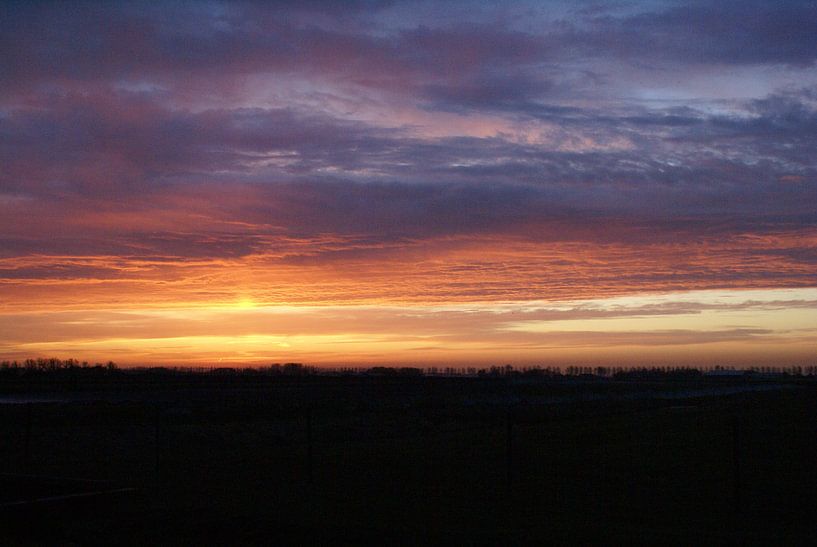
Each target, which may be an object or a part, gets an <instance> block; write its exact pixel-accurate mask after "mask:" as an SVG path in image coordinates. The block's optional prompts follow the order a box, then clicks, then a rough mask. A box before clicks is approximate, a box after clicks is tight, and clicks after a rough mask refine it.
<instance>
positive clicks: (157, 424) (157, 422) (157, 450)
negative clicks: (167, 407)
mask: <svg viewBox="0 0 817 547" xmlns="http://www.w3.org/2000/svg"><path fill="white" fill-rule="evenodd" d="M161 417H162V416H161V409H160V408H159V405H158V404H157V405H156V407H155V409H154V416H153V448H154V471H155V474H156V479H157V480H158V479H159V473H160V471H161V463H162V457H161V452H162V450H161V440H162V436H161Z"/></svg>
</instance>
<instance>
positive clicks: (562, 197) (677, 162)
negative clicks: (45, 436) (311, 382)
mask: <svg viewBox="0 0 817 547" xmlns="http://www.w3.org/2000/svg"><path fill="white" fill-rule="evenodd" d="M815 61H817V4H815V2H813V1H811V0H809V1H803V2H783V1H766V2H754V1H751V0H748V1H745V0H740V1H731V0H725V1H718V2H713V1H702V2H694V1H693V2H672V1H651V2H645V1H632V2H628V1H622V2H612V1H611V2H576V1H565V2H557V1H550V2H544V1H537V2H502V3H500V2H496V3H485V2H481V3H477V2H471V1H469V2H438V1H428V2H423V1H393V2H389V1H384V2H376V1H371V2H367V1H359V2H351V1H348V2H320V1H305V2H292V3H288V2H257V3H256V2H225V3H223V2H144V3H140V2H128V3H121V4H119V3H114V2H88V3H81V2H56V3H46V2H20V3H14V2H4V3H2V5H0V359H22V358H27V357H39V356H46V357H50V356H55V357H61V358H69V357H74V358H79V359H87V360H105V361H107V360H108V359H112V360H114V361H116V362H117V363H120V364H123V365H149V364H173V365H181V364H191V365H196V364H202V365H218V364H227V363H229V364H233V365H237V364H253V365H255V364H268V363H272V362H286V361H298V362H304V363H308V364H313V365H368V364H385V365H389V364H395V365H396V364H400V365H406V364H411V365H420V366H427V365H440V364H442V365H446V364H451V365H454V366H470V365H473V366H487V365H494V364H506V363H510V364H513V365H519V366H522V365H534V364H540V365H543V366H554V365H572V364H579V363H581V364H589V365H596V364H622V365H623V364H653V363H655V364H665V365H676V364H690V365H702V364H704V365H705V364H712V365H714V364H721V365H747V364H752V365H771V364H774V365H788V364H815V362H817V66H816V64H815Z"/></svg>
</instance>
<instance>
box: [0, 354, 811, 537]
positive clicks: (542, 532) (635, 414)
mask: <svg viewBox="0 0 817 547" xmlns="http://www.w3.org/2000/svg"><path fill="white" fill-rule="evenodd" d="M2 372H3V373H4V376H3V379H2V383H0V389H2V393H0V401H2V403H3V404H0V418H2V421H0V428H2V429H0V432H1V434H2V439H3V444H2V448H1V449H0V450H2V452H0V457H1V458H2V461H3V462H4V464H5V465H4V470H3V471H4V472H3V475H2V485H3V488H2V497H1V498H0V503H2V504H3V512H2V514H3V532H2V539H3V543H4V544H6V545H29V544H61V545H70V544H75V545H111V544H117V545H123V544H124V545H128V544H132V545H152V544H186V545H194V544H201V543H207V544H225V545H226V544H288V543H291V544H305V543H321V544H357V545H360V544H363V543H368V542H373V541H376V542H380V543H386V542H388V543H397V544H400V543H415V544H416V543H429V542H433V543H440V542H443V543H450V544H525V543H570V544H577V543H585V542H594V543H598V542H601V543H626V544H633V543H636V544H645V543H649V544H655V543H662V544H666V543H684V544H691V543H695V544H733V543H741V544H770V543H771V544H782V543H787V544H806V543H810V542H812V541H814V539H815V537H817V535H815V533H817V519H815V517H817V514H816V513H815V508H817V470H816V469H815V464H814V462H815V461H817V425H816V424H815V421H814V420H813V416H814V413H815V411H817V382H816V381H815V379H814V377H811V376H803V375H796V374H789V373H783V372H776V373H759V372H745V373H739V374H734V373H731V372H726V371H710V372H708V373H706V374H702V373H701V372H699V371H694V370H677V371H669V370H652V371H650V370H646V369H644V370H634V371H630V372H619V373H618V374H616V375H612V376H598V375H595V374H574V375H569V376H568V375H555V374H544V373H543V372H542V371H527V372H524V373H523V372H520V371H513V370H508V369H505V368H497V369H494V371H493V373H491V372H490V371H487V372H486V371H484V372H483V373H482V374H480V375H477V376H470V377H469V376H443V375H437V376H433V375H428V374H426V373H424V372H423V371H420V370H419V369H402V370H391V371H389V370H386V369H370V370H368V371H365V370H360V371H356V372H347V373H345V374H339V373H338V374H331V375H330V374H326V373H323V374H315V373H311V372H312V371H310V370H309V369H306V368H299V367H297V366H296V367H290V368H289V369H286V371H282V369H278V370H277V371H276V370H274V369H272V368H269V369H263V370H260V371H259V370H245V371H241V370H239V371H236V370H229V369H227V370H223V369H222V370H212V371H208V372H192V371H184V370H173V369H161V368H155V369H143V370H125V371H122V370H117V369H116V368H114V367H107V368H106V367H98V368H93V367H89V368H86V369H81V368H76V369H72V370H65V369H60V370H51V371H28V372H25V371H23V370H17V371H9V370H4V371H2ZM795 372H796V371H795Z"/></svg>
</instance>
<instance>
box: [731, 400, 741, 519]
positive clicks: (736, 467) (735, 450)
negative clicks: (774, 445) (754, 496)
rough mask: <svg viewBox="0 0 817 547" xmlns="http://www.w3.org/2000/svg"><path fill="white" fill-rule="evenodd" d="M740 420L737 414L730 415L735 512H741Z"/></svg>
mask: <svg viewBox="0 0 817 547" xmlns="http://www.w3.org/2000/svg"><path fill="white" fill-rule="evenodd" d="M740 448H741V446H740V421H739V420H738V417H737V416H733V417H732V475H733V476H732V480H733V488H734V491H733V501H734V504H735V505H734V507H735V512H736V513H740V512H741V476H740V475H741V472H740V471H741V469H740V467H741V461H740V460H741V457H740V456H741V454H740Z"/></svg>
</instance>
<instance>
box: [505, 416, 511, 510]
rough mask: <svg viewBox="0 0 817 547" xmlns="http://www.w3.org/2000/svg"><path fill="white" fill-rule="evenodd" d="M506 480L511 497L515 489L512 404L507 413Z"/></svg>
mask: <svg viewBox="0 0 817 547" xmlns="http://www.w3.org/2000/svg"><path fill="white" fill-rule="evenodd" d="M505 482H506V486H507V488H508V497H509V498H510V497H511V494H512V491H513V415H512V413H511V407H510V406H509V407H508V409H507V413H506V415H505Z"/></svg>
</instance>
